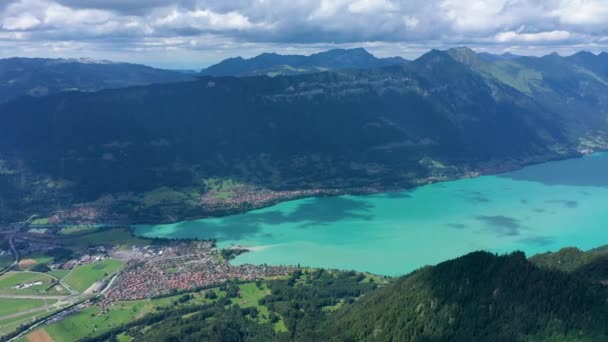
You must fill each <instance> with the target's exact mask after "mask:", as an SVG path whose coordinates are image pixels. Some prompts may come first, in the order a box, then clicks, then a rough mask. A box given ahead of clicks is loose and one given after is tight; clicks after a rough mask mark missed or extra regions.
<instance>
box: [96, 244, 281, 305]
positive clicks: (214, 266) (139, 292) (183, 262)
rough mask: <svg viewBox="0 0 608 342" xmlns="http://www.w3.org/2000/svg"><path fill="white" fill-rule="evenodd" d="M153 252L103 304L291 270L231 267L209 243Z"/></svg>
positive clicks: (131, 268)
mask: <svg viewBox="0 0 608 342" xmlns="http://www.w3.org/2000/svg"><path fill="white" fill-rule="evenodd" d="M161 252H162V254H161V255H158V254H160V253H161ZM156 253H158V254H157V256H156V257H154V258H149V259H146V260H144V261H141V262H137V263H133V262H132V263H131V266H129V267H128V268H127V269H126V270H125V271H124V272H122V273H121V274H120V275H119V276H118V277H117V278H116V280H115V281H114V283H113V285H112V286H111V288H110V289H109V290H108V291H107V292H106V293H105V296H104V302H105V304H109V303H111V302H115V301H122V300H138V299H145V298H153V297H159V296H165V295H170V294H172V293H176V292H179V291H187V290H194V289H197V288H201V287H206V286H210V285H214V284H221V283H225V282H226V281H228V280H230V279H239V280H254V279H258V278H263V277H272V276H279V275H285V274H288V273H290V272H291V271H292V268H289V267H281V266H276V267H275V266H255V265H239V266H233V265H230V264H229V263H228V262H227V261H226V260H224V259H223V258H221V257H218V256H219V255H217V251H216V250H215V249H213V244H212V243H211V242H198V241H196V242H189V243H180V244H179V245H174V246H168V247H165V248H164V249H163V250H161V251H157V252H156Z"/></svg>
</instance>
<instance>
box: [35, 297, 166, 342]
mask: <svg viewBox="0 0 608 342" xmlns="http://www.w3.org/2000/svg"><path fill="white" fill-rule="evenodd" d="M154 307H155V306H154V304H153V303H151V302H149V301H134V302H122V303H115V304H114V305H112V306H111V307H110V309H109V310H108V312H107V313H106V314H102V315H100V314H99V312H100V309H99V307H97V306H92V307H89V308H87V309H85V310H83V311H80V312H78V313H76V314H74V315H71V316H69V317H67V318H65V319H63V320H61V321H59V322H57V323H54V324H52V325H50V326H47V327H45V330H46V332H47V333H48V334H49V335H50V336H51V337H52V338H53V340H55V341H74V340H79V339H81V338H83V337H87V336H92V335H94V334H102V333H104V332H106V331H108V330H110V329H113V328H116V327H118V326H121V325H123V324H125V323H128V322H130V321H132V320H135V319H138V318H140V317H142V316H143V315H145V314H147V313H149V312H151V311H152V310H154Z"/></svg>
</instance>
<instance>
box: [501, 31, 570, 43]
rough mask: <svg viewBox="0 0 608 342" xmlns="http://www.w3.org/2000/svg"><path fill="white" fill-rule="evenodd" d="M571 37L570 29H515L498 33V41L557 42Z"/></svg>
mask: <svg viewBox="0 0 608 342" xmlns="http://www.w3.org/2000/svg"><path fill="white" fill-rule="evenodd" d="M570 37H571V34H570V32H568V31H551V32H538V33H519V32H515V31H508V32H501V33H499V34H497V35H496V40H497V41H498V42H501V43H504V42H518V43H522V42H555V41H563V40H568V39H569V38H570Z"/></svg>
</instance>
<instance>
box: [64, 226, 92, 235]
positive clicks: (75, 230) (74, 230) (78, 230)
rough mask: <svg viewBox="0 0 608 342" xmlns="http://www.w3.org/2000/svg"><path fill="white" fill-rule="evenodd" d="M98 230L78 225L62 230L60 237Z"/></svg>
mask: <svg viewBox="0 0 608 342" xmlns="http://www.w3.org/2000/svg"><path fill="white" fill-rule="evenodd" d="M97 229H98V228H97V227H95V226H93V225H76V226H69V227H64V228H62V229H61V230H60V231H59V234H60V235H70V234H76V233H84V232H93V231H95V230H97Z"/></svg>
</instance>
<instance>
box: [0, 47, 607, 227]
mask: <svg viewBox="0 0 608 342" xmlns="http://www.w3.org/2000/svg"><path fill="white" fill-rule="evenodd" d="M602 58H605V57H604V56H603V55H600V56H595V57H593V58H592V61H594V62H593V63H590V62H588V61H586V59H583V62H581V61H578V60H575V59H571V58H568V57H559V56H547V57H543V58H529V57H522V58H519V59H517V60H508V61H505V60H500V61H496V62H487V61H484V60H483V59H481V58H479V56H478V55H477V54H475V53H474V52H473V51H472V50H470V49H466V48H459V49H453V50H447V51H438V50H433V51H430V52H429V53H427V54H425V55H423V56H421V57H420V58H418V59H416V60H415V61H412V62H410V63H408V64H406V65H401V66H388V67H384V68H375V69H365V70H353V69H351V70H335V71H331V72H325V73H314V74H304V75H296V76H278V77H272V78H271V77H265V76H257V77H244V78H235V77H201V78H200V79H198V80H197V81H194V82H184V83H173V84H157V85H150V86H145V87H131V88H124V89H112V90H104V91H100V92H96V93H74V92H70V93H61V94H57V95H53V96H49V97H45V98H40V99H32V98H23V99H20V100H17V101H12V102H10V103H7V104H4V105H3V106H0V122H2V125H1V126H0V186H1V187H2V188H3V189H5V190H4V191H3V192H2V193H1V194H0V214H1V215H0V217H2V219H3V220H7V221H10V220H16V219H18V218H21V217H29V215H31V214H32V212H34V213H38V214H41V215H49V214H50V213H52V212H55V211H58V210H61V211H62V212H71V211H69V210H67V209H70V208H71V210H72V211H73V212H76V213H79V212H83V210H82V208H83V207H84V208H87V210H90V212H91V213H94V214H95V215H97V216H93V217H94V218H95V219H97V220H99V219H104V220H105V221H104V222H108V221H110V220H111V219H110V216H109V215H118V216H120V218H117V220H118V219H120V221H121V222H125V221H127V222H139V223H143V222H157V223H158V222H168V221H178V220H182V219H185V218H194V217H202V216H207V215H219V214H226V213H233V212H241V211H243V210H249V209H252V208H257V207H260V206H264V205H268V204H270V203H275V202H277V201H280V200H284V199H290V198H298V197H302V196H310V195H319V194H336V193H369V192H376V191H385V190H389V189H403V188H408V187H413V186H417V185H421V184H427V183H429V182H434V181H440V180H448V179H455V178H459V177H463V176H473V175H478V174H480V173H481V174H483V173H493V172H501V171H506V170H512V169H515V168H518V167H521V166H523V165H527V164H530V163H537V162H543V161H547V160H552V159H559V158H567V157H573V156H579V155H580V153H581V152H589V151H592V150H597V149H605V148H607V147H608V143H606V139H608V133H607V132H608V122H606V120H605V117H606V111H608V99H607V98H606V97H607V96H608V77H605V76H604V74H602V73H601V70H602V69H601V68H600V66H601V63H595V61H596V59H600V60H601V59H602ZM581 63H585V64H581ZM76 204H78V206H76ZM87 212H89V211H87ZM66 215H67V214H66ZM91 220H93V219H91Z"/></svg>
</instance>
